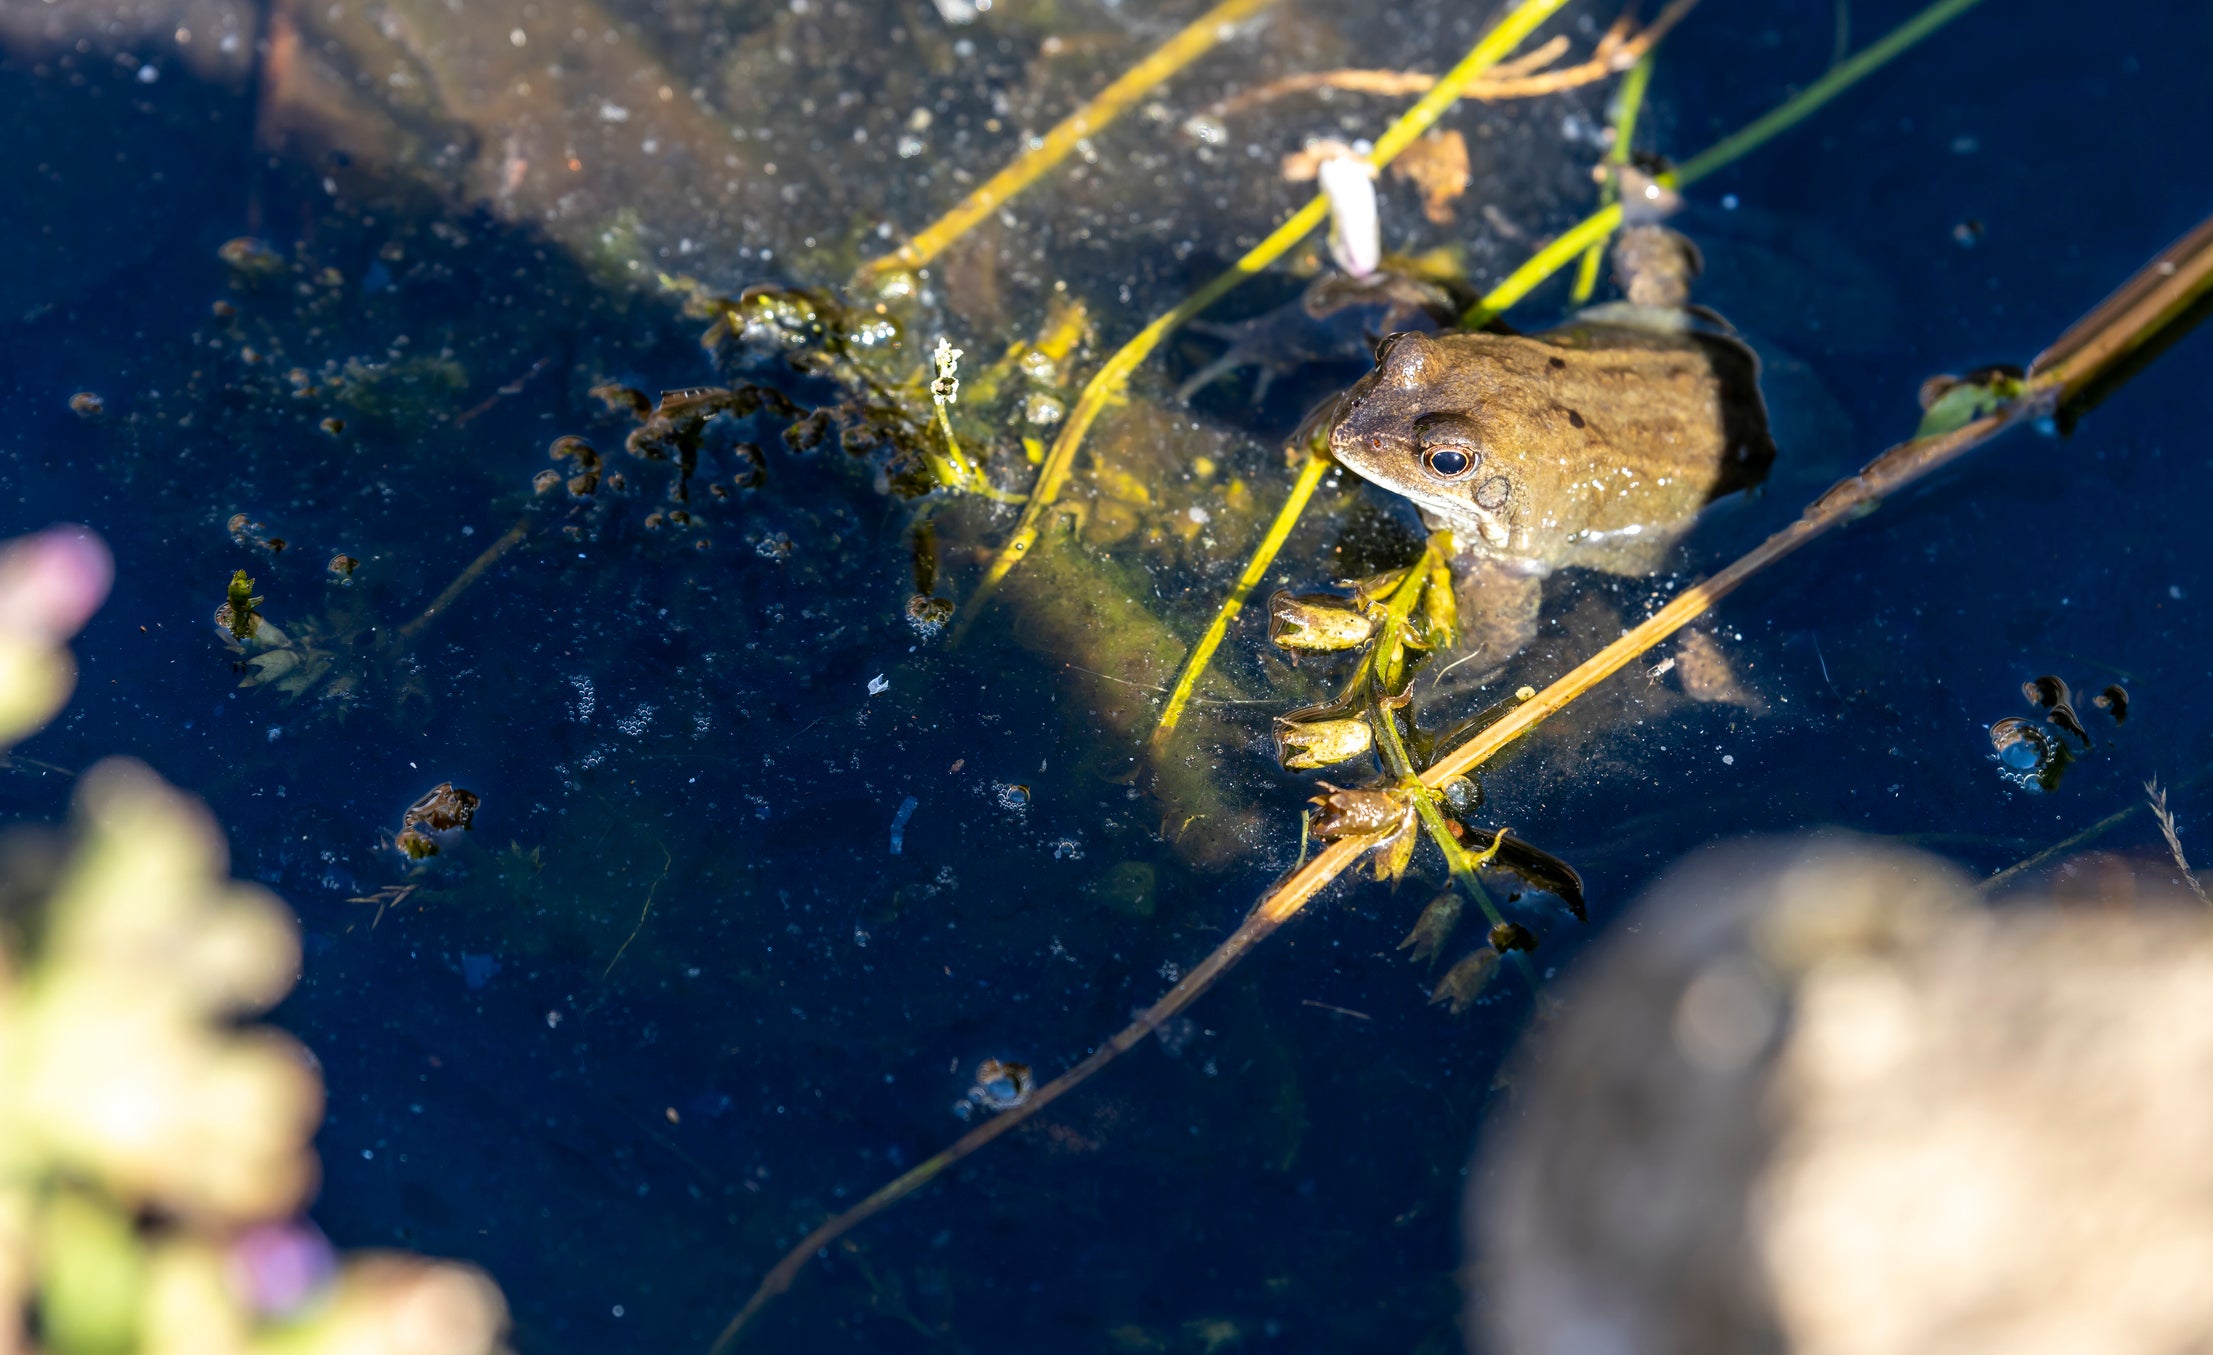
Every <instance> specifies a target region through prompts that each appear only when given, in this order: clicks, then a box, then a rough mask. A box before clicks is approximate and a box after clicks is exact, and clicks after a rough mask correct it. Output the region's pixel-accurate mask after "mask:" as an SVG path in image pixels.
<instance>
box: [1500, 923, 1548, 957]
mask: <svg viewBox="0 0 2213 1355" xmlns="http://www.w3.org/2000/svg"><path fill="white" fill-rule="evenodd" d="M1536 948H1537V937H1536V934H1535V933H1533V932H1531V931H1530V930H1529V929H1528V928H1527V927H1524V926H1522V925H1521V924H1520V923H1519V922H1501V923H1499V924H1498V925H1497V926H1495V927H1493V928H1491V949H1492V950H1495V951H1497V952H1498V953H1499V954H1501V955H1504V954H1506V953H1507V952H1508V951H1515V950H1535V949H1536Z"/></svg>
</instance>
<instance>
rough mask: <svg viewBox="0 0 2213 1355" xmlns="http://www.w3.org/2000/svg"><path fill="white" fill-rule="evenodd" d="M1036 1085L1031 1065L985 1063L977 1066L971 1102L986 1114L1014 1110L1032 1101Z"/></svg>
mask: <svg viewBox="0 0 2213 1355" xmlns="http://www.w3.org/2000/svg"><path fill="white" fill-rule="evenodd" d="M1034 1085H1035V1083H1034V1081H1033V1080H1032V1078H1031V1076H1030V1065H1028V1064H1026V1063H1009V1062H1005V1061H1003V1060H1000V1059H985V1060H984V1061H983V1062H982V1063H979V1064H977V1065H976V1085H975V1086H973V1087H970V1088H969V1089H968V1099H969V1100H970V1101H972V1102H974V1103H975V1104H977V1105H979V1106H982V1107H983V1108H984V1109H985V1110H1013V1109H1014V1108H1015V1107H1016V1106H1019V1105H1021V1104H1022V1103H1023V1102H1025V1101H1027V1100H1029V1099H1030V1090H1031V1088H1032V1087H1033V1086H1034Z"/></svg>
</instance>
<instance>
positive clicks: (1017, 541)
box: [967, 0, 1566, 622]
mask: <svg viewBox="0 0 2213 1355" xmlns="http://www.w3.org/2000/svg"><path fill="white" fill-rule="evenodd" d="M1565 3H1566V0H1524V3H1523V4H1522V6H1521V7H1520V8H1519V9H1516V10H1515V11H1513V12H1512V13H1511V14H1508V15H1507V16H1506V17H1505V18H1503V19H1501V20H1499V23H1498V26H1497V27H1496V28H1493V29H1492V30H1491V31H1490V32H1488V33H1486V34H1484V35H1483V37H1482V38H1481V39H1479V40H1478V41H1477V42H1476V44H1475V46H1474V47H1473V48H1471V49H1470V50H1469V52H1468V54H1467V55H1466V56H1465V57H1463V58H1461V60H1460V64H1459V65H1457V66H1454V67H1453V68H1452V69H1451V70H1450V71H1448V72H1446V73H1445V74H1444V76H1442V77H1441V78H1440V79H1439V80H1438V81H1437V85H1436V88H1434V89H1432V90H1430V91H1429V93H1427V94H1425V95H1423V96H1422V97H1421V99H1420V101H1418V102H1417V103H1415V104H1414V106H1413V107H1411V108H1409V109H1407V110H1406V112H1405V113H1403V114H1401V115H1400V117H1399V119H1398V121H1396V122H1394V123H1392V124H1391V126H1390V127H1389V128H1388V129H1387V130H1386V131H1385V132H1384V133H1383V135H1382V136H1380V137H1378V138H1376V143H1375V149H1374V150H1372V151H1370V152H1369V153H1368V163H1369V164H1371V165H1374V166H1376V167H1377V168H1379V169H1380V168H1382V167H1383V166H1384V165H1387V164H1389V163H1390V162H1391V161H1392V160H1393V159H1394V158H1396V157H1397V156H1398V154H1399V152H1401V151H1403V150H1405V149H1406V148H1407V147H1408V146H1410V145H1412V144H1413V143H1414V140H1415V138H1417V137H1419V136H1420V135H1421V134H1422V133H1424V132H1426V131H1428V130H1429V129H1430V128H1431V127H1433V126H1435V125H1436V122H1437V119H1438V118H1440V117H1442V116H1444V113H1445V110H1446V109H1448V108H1450V107H1452V105H1453V104H1454V103H1455V102H1457V101H1458V100H1459V98H1460V95H1461V93H1462V92H1463V91H1464V90H1465V89H1466V88H1467V87H1468V85H1469V84H1470V83H1471V82H1472V81H1473V80H1474V79H1475V78H1476V77H1477V76H1479V75H1481V74H1482V73H1483V72H1484V71H1486V70H1489V69H1490V68H1491V67H1492V66H1495V65H1497V64H1498V63H1499V61H1500V60H1501V59H1503V58H1504V57H1505V56H1507V55H1508V54H1509V53H1511V52H1512V51H1513V50H1514V48H1515V47H1517V46H1519V45H1520V44H1521V41H1522V39H1523V38H1526V37H1527V36H1529V34H1530V32H1531V31H1532V30H1533V29H1535V28H1536V27H1537V25H1539V24H1541V23H1543V22H1544V21H1545V20H1546V19H1548V18H1550V17H1552V14H1553V12H1554V11H1555V10H1557V9H1559V8H1560V6H1561V5H1563V4H1565ZM1328 216H1329V200H1328V199H1327V198H1324V197H1322V196H1320V195H1316V196H1315V197H1314V199H1313V200H1312V201H1310V202H1308V203H1307V204H1306V205H1305V206H1304V207H1301V208H1299V210H1298V211H1296V212H1294V213H1293V214H1292V215H1291V218H1290V219H1289V220H1287V221H1285V222H1284V223H1283V224H1282V225H1281V226H1278V227H1276V229H1275V230H1274V231H1273V232H1271V233H1270V234H1269V236H1268V238H1267V239H1265V240H1263V241H1261V242H1260V243H1259V244H1258V245H1256V246H1254V247H1253V248H1252V249H1250V250H1248V251H1246V253H1245V255H1244V257H1242V258H1240V259H1238V261H1237V262H1236V263H1235V264H1233V265H1231V266H1230V268H1229V270H1228V271H1227V272H1224V273H1222V274H1220V275H1218V276H1216V277H1215V278H1213V279H1212V280H1211V281H1209V282H1208V283H1207V284H1206V285H1205V286H1203V287H1201V288H1199V290H1198V291H1196V292H1194V293H1192V294H1191V295H1190V296H1189V297H1186V298H1185V299H1184V300H1183V301H1182V302H1181V303H1180V304H1179V305H1177V306H1176V307H1175V308H1174V309H1173V310H1170V311H1169V312H1168V313H1167V314H1165V315H1162V316H1161V317H1160V318H1158V319H1156V320H1154V321H1153V322H1152V323H1151V324H1149V325H1147V326H1145V327H1144V328H1143V329H1141V330H1139V331H1138V332H1137V335H1136V337H1135V338H1132V339H1131V340H1130V341H1129V342H1128V343H1126V344H1123V345H1122V347H1121V348H1120V349H1118V350H1116V352H1115V354H1114V356H1112V357H1110V358H1108V359H1107V360H1106V362H1105V364H1104V365H1102V366H1101V367H1100V368H1099V370H1098V372H1097V373H1095V374H1094V375H1093V376H1092V378H1091V380H1089V381H1088V382H1086V383H1084V388H1083V392H1082V393H1081V394H1080V395H1078V396H1077V397H1076V404H1075V408H1073V409H1071V410H1070V411H1069V413H1068V419H1067V421H1066V422H1065V423H1063V424H1062V425H1061V430H1060V436H1058V437H1056V438H1055V439H1053V445H1052V448H1051V450H1049V451H1048V452H1046V454H1045V464H1044V465H1043V466H1042V467H1040V468H1039V470H1038V473H1037V483H1036V484H1035V485H1034V486H1032V488H1031V490H1030V501H1029V504H1028V505H1027V506H1026V507H1024V509H1023V510H1022V518H1021V520H1020V521H1019V522H1017V523H1016V524H1015V528H1014V536H1013V537H1012V539H1010V540H1009V541H1008V542H1007V544H1006V545H1005V546H1003V547H1001V548H1000V551H999V554H998V555H997V557H996V558H994V559H993V560H992V562H991V568H990V569H989V570H988V571H987V572H986V573H985V575H984V579H983V582H982V584H980V585H979V586H978V587H977V590H976V596H975V597H974V599H972V600H971V603H970V605H969V607H968V609H967V616H968V619H969V621H970V622H973V620H974V619H975V617H976V615H977V613H978V612H979V611H981V610H982V605H983V604H984V603H985V602H986V601H987V600H988V599H989V598H990V597H991V595H992V593H994V592H995V591H997V589H998V587H999V583H1000V581H1001V580H1003V579H1005V578H1006V576H1007V575H1008V573H1009V572H1011V571H1012V570H1013V569H1014V567H1015V566H1016V565H1018V564H1020V563H1021V562H1022V558H1023V557H1024V556H1025V555H1027V554H1028V553H1029V551H1030V549H1031V548H1032V547H1034V546H1035V545H1036V544H1037V537H1038V530H1039V528H1040V526H1041V525H1042V524H1043V522H1044V519H1045V512H1046V510H1047V509H1049V508H1051V507H1052V505H1053V501H1054V500H1055V499H1056V498H1058V497H1059V495H1060V491H1061V488H1062V486H1064V485H1065V484H1066V483H1067V482H1068V476H1069V472H1070V471H1071V470H1073V469H1074V467H1075V464H1076V452H1077V449H1078V448H1080V447H1082V446H1083V439H1084V435H1085V434H1086V433H1088V432H1090V431H1091V425H1092V423H1093V422H1094V421H1095V420H1096V419H1097V418H1098V417H1099V415H1100V413H1101V412H1102V411H1103V410H1105V408H1106V406H1107V404H1108V403H1109V402H1110V401H1112V400H1114V399H1116V398H1118V397H1119V396H1120V395H1121V393H1122V387H1123V385H1124V384H1125V383H1126V382H1127V381H1128V380H1129V375H1130V373H1131V372H1133V371H1135V370H1137V367H1138V365H1139V364H1140V363H1142V362H1144V361H1145V359H1146V358H1148V357H1150V356H1152V352H1153V350H1154V349H1155V348H1157V347H1159V346H1160V341H1161V340H1162V339H1165V338H1167V337H1168V335H1169V334H1171V333H1173V332H1174V331H1175V330H1176V329H1178V328H1179V327H1181V326H1182V325H1183V324H1184V322H1185V321H1187V320H1189V319H1191V318H1192V317H1193V316H1195V315H1197V314H1198V313H1199V312H1201V311H1203V310H1205V309H1206V308H1207V307H1209V306H1211V305H1213V304H1214V303H1215V302H1217V301H1219V300H1221V299H1222V298H1223V297H1224V296H1226V295H1228V294H1229V292H1230V291H1231V290H1232V289H1233V288H1235V287H1236V286H1237V285H1238V284H1239V283H1241V282H1243V281H1244V280H1245V279H1247V278H1249V277H1251V276H1253V275H1254V274H1255V273H1258V272H1260V271H1261V270H1262V269H1264V268H1266V267H1268V266H1269V265H1270V264H1272V263H1274V262H1275V261H1276V260H1277V259H1280V258H1282V257H1283V256H1284V255H1285V254H1288V253H1289V252H1290V251H1291V249H1292V247H1293V246H1295V245H1297V244H1298V243H1299V241H1301V240H1303V239H1305V238H1306V237H1307V235H1308V234H1309V233H1310V232H1312V231H1313V229H1314V228H1315V227H1316V226H1319V225H1321V224H1322V222H1323V221H1324V220H1325V219H1326V218H1327V217H1328Z"/></svg>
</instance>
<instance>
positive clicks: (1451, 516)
mask: <svg viewBox="0 0 2213 1355" xmlns="http://www.w3.org/2000/svg"><path fill="white" fill-rule="evenodd" d="M1480 338H1481V336H1479V335H1445V336H1440V337H1437V338H1432V337H1430V336H1428V335H1426V334H1411V333H1410V334H1394V335H1392V336H1391V337H1390V338H1388V339H1385V340H1384V341H1383V345H1382V347H1380V348H1379V349H1377V350H1376V364H1375V370H1374V371H1372V372H1370V373H1368V374H1367V375H1366V376H1364V377H1362V378H1361V379H1360V381H1359V383H1358V384H1357V385H1355V386H1354V387H1353V388H1352V389H1351V390H1350V391H1348V392H1346V393H1345V397H1344V399H1343V401H1342V402H1341V403H1340V404H1339V406H1338V413H1337V422H1336V424H1335V425H1334V426H1333V427H1332V428H1331V430H1330V435H1329V450H1330V453H1331V455H1333V456H1335V457H1336V458H1337V460H1338V462H1339V464H1341V465H1343V466H1346V467H1347V468H1349V469H1350V470H1351V471H1352V472H1353V473H1354V474H1356V475H1358V476H1360V477H1361V478H1362V479H1365V480H1369V481H1372V482H1373V483H1375V484H1378V485H1381V486H1382V487H1383V488H1385V489H1388V490H1390V491H1392V492H1393V493H1395V494H1403V495H1405V496H1406V497H1407V498H1409V499H1412V500H1413V501H1414V502H1415V503H1416V504H1417V505H1419V506H1420V507H1422V508H1423V509H1426V510H1427V511H1428V512H1429V513H1431V514H1433V515H1434V516H1435V517H1436V518H1438V519H1439V520H1440V521H1441V522H1442V523H1443V524H1444V525H1446V526H1449V527H1451V528H1452V529H1453V531H1454V532H1455V533H1457V534H1458V535H1459V537H1460V538H1461V544H1462V545H1463V546H1469V547H1475V548H1477V549H1480V550H1487V551H1491V552H1500V551H1503V550H1505V549H1506V546H1507V543H1508V542H1509V541H1511V540H1512V539H1513V535H1514V524H1515V521H1516V520H1517V518H1518V517H1519V515H1520V511H1521V508H1522V505H1523V503H1524V502H1525V501H1526V499H1527V497H1528V495H1527V492H1526V487H1525V486H1524V485H1522V484H1521V483H1520V476H1519V465H1518V463H1519V461H1520V458H1519V457H1516V456H1512V455H1510V454H1509V453H1508V449H1507V447H1506V446H1504V445H1501V443H1502V441H1505V442H1510V441H1511V437H1510V435H1508V433H1507V429H1506V428H1505V427H1504V426H1503V425H1502V424H1499V421H1498V420H1495V419H1492V418H1489V417H1487V416H1486V407H1487V405H1488V404H1489V401H1488V399H1487V397H1489V396H1492V395H1495V394H1497V391H1496V389H1495V388H1496V387H1497V386H1498V384H1499V373H1497V372H1496V371H1495V370H1494V368H1493V364H1491V363H1490V362H1489V361H1488V360H1486V358H1485V357H1484V355H1483V352H1482V350H1481V348H1480V347H1479V346H1475V345H1470V344H1467V343H1465V342H1462V341H1463V340H1466V339H1480ZM1494 425H1499V426H1494Z"/></svg>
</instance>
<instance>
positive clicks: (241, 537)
mask: <svg viewBox="0 0 2213 1355" xmlns="http://www.w3.org/2000/svg"><path fill="white" fill-rule="evenodd" d="M224 530H225V531H227V532H229V533H230V537H231V540H233V541H235V542H237V543H238V544H239V545H241V546H245V547H248V548H249V549H253V550H265V551H267V552H269V553H270V554H271V555H275V554H277V553H278V552H280V551H282V550H283V549H284V538H283V537H281V536H269V535H267V532H268V530H269V529H268V528H267V527H264V526H263V525H262V524H261V523H259V522H256V521H254V520H253V518H252V517H251V516H250V515H248V514H245V513H233V514H231V516H230V521H229V522H227V523H225V524H224Z"/></svg>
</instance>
